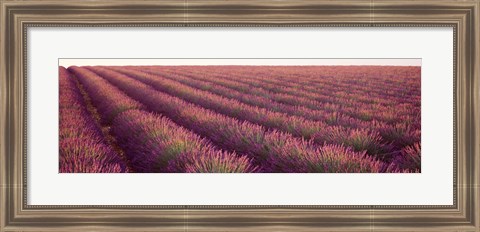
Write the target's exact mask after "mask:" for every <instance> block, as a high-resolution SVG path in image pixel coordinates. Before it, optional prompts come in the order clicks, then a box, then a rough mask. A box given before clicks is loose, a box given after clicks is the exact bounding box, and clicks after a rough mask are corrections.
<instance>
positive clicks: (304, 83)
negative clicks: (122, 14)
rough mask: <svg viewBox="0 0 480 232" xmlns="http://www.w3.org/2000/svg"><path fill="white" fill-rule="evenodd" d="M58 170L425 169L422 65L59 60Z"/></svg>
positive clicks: (177, 171) (85, 171)
mask: <svg viewBox="0 0 480 232" xmlns="http://www.w3.org/2000/svg"><path fill="white" fill-rule="evenodd" d="M59 78H60V81H59V91H60V92H59V93H60V106H59V112H60V122H59V125H60V127H59V128H60V131H59V132H60V133H59V135H60V136H59V137H60V138H59V139H60V141H59V144H60V147H59V151H60V156H59V168H60V170H59V171H60V172H61V173H118V172H134V173H167V172H168V173H234V172H235V173H249V172H254V173H312V172H313V173H360V172H363V173H379V172H383V173H385V172H386V173H397V172H400V173H408V172H420V171H421V162H420V161H421V156H420V151H421V146H420V137H421V136H420V135H421V133H420V131H421V125H420V115H421V111H420V108H421V106H420V102H421V101H420V97H421V93H420V82H421V79H420V67H417V66H233V65H232V66H81V67H79V66H70V67H68V69H66V68H64V67H59Z"/></svg>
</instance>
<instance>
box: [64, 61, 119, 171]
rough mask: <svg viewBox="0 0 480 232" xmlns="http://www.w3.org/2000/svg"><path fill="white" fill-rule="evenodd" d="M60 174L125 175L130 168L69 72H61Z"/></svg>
mask: <svg viewBox="0 0 480 232" xmlns="http://www.w3.org/2000/svg"><path fill="white" fill-rule="evenodd" d="M59 74H60V75H59V79H60V80H59V82H60V83H59V84H60V103H59V110H60V112H59V113H60V118H59V119H60V125H59V126H60V131H59V138H60V141H59V146H60V157H59V164H60V169H59V171H60V172H66V173H69V172H124V171H125V170H126V165H125V163H124V162H123V161H122V159H121V158H120V157H119V156H118V154H117V153H116V152H115V151H114V150H113V149H112V148H111V147H110V146H109V145H108V144H107V142H106V141H105V139H104V137H103V135H102V132H101V130H100V128H99V127H98V126H97V124H96V122H95V120H94V118H93V117H92V116H91V114H90V113H89V112H88V110H87V106H86V105H85V102H84V100H83V96H82V95H81V93H80V90H79V89H78V87H77V85H76V81H75V80H74V79H73V78H71V77H70V76H69V73H68V72H67V70H66V69H65V68H63V67H60V68H59Z"/></svg>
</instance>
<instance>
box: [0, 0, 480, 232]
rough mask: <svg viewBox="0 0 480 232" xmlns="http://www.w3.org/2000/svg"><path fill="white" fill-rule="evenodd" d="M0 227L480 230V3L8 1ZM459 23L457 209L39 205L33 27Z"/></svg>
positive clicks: (0, 44) (2, 49)
mask: <svg viewBox="0 0 480 232" xmlns="http://www.w3.org/2000/svg"><path fill="white" fill-rule="evenodd" d="M0 2H1V5H0V6H1V7H0V8H1V12H0V27H1V37H0V61H1V62H0V75H1V76H0V81H1V82H0V83H1V86H0V102H1V104H0V107H1V110H0V139H1V142H0V167H1V168H0V186H1V191H0V231H2V232H3V231H89V230H92V231H174V230H175V231H176V230H182V231H226V230H228V231H256V230H265V231H272V230H281V231H324V230H327V231H332V230H333V231H391V230H395V231H415V230H418V231H476V232H480V203H479V199H480V191H479V186H480V185H479V179H480V172H479V170H480V167H479V164H480V142H479V140H478V139H479V138H480V121H479V116H480V114H479V113H480V112H479V109H480V107H479V104H480V102H479V100H480V99H479V97H480V89H479V81H480V79H479V78H480V77H479V71H480V70H479V69H480V62H479V60H480V48H479V47H480V44H479V42H480V39H479V38H480V35H479V33H480V30H479V29H480V25H479V24H480V23H479V15H480V14H479V13H480V7H479V6H480V2H479V0H464V1H460V0H459V1H453V0H419V1H407V0H400V1H396V0H395V1H385V0H382V1H380V0H376V1H373V0H366V1H364V0H357V1H328V0H318V1H308V0H300V1H273V0H271V1H267V0H258V1H250V0H243V1H242V0H237V1H235V0H234V1H209V0H198V1H191V2H189V1H188V0H176V1H175V0H170V1H149V0H139V1H133V0H125V1H115V2H112V1H107V0H95V1H83V2H82V1H60V0H57V1H54V0H30V1H29V0H26V1H15V0H0ZM34 26H62V27H63V26H70V27H71V26H84V27H87V26H88V27H96V26H121V27H136V26H141V27H145V26H164V27H168V26H176V27H205V26H216V27H240V26H293V27H301V26H335V27H342V26H359V27H386V26H399V27H402V26H449V27H453V28H454V32H455V33H454V37H455V38H454V47H455V49H454V50H455V54H454V58H455V62H454V63H455V64H456V65H455V69H454V70H455V73H454V76H455V85H454V86H455V89H454V96H455V104H454V105H455V106H456V107H455V109H454V111H455V112H454V113H455V116H456V117H455V122H453V123H454V125H455V128H456V130H455V131H456V133H455V135H454V139H455V142H454V144H455V152H454V153H455V160H454V171H455V178H454V190H455V192H454V196H455V198H454V202H455V204H454V205H452V206H29V205H27V204H26V197H27V195H26V188H27V184H26V135H27V134H26V133H27V124H26V109H27V108H26V107H27V104H28V102H26V81H27V73H26V52H27V49H28V48H27V44H26V36H27V33H26V28H28V27H34Z"/></svg>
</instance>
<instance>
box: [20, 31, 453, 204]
mask: <svg viewBox="0 0 480 232" xmlns="http://www.w3.org/2000/svg"><path fill="white" fill-rule="evenodd" d="M27 33H28V48H29V50H28V103H29V104H28V106H29V108H28V130H29V131H28V152H29V153H28V164H27V165H28V173H27V176H28V179H27V180H28V183H27V184H28V204H31V205H39V204H41V205H97V204H99V205H184V204H188V205H212V204H213V205H215V204H220V205H231V204H234V205H451V204H453V168H452V167H453V158H452V155H453V142H452V141H453V123H452V122H453V29H452V28H29V29H28V32H27ZM68 57H71V58H104V57H108V58H125V57H128V58H193V59H194V58H264V57H268V58H352V59H355V58H412V57H413V58H421V59H422V173H421V174H58V77H57V76H58V68H57V67H58V63H57V62H58V59H59V58H68Z"/></svg>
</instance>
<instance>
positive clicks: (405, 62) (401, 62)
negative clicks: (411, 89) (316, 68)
mask: <svg viewBox="0 0 480 232" xmlns="http://www.w3.org/2000/svg"><path fill="white" fill-rule="evenodd" d="M59 65H60V66H64V67H68V66H72V65H77V66H83V65H112V66H113V65H395V66H421V65H422V59H59Z"/></svg>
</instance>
